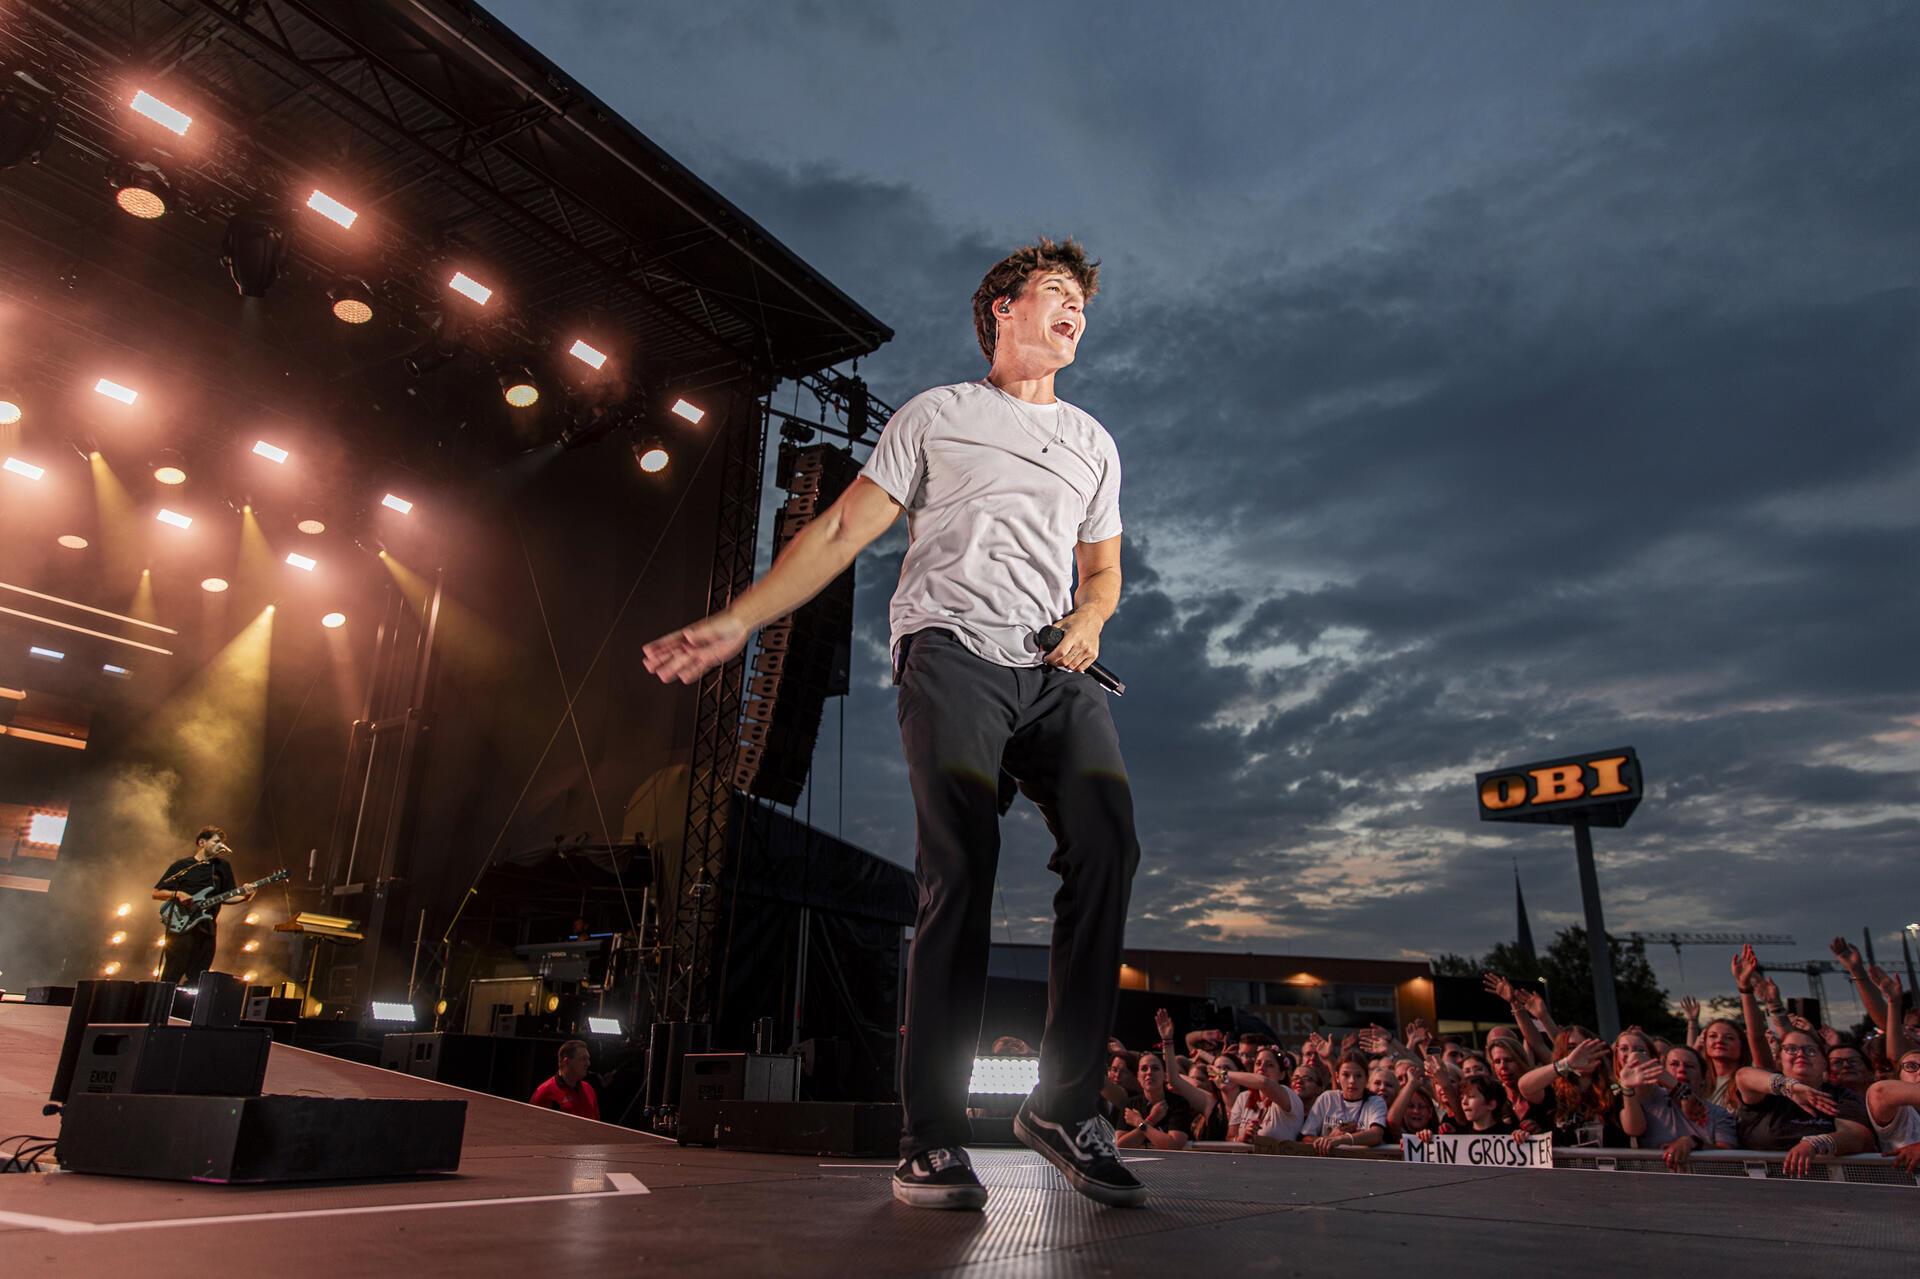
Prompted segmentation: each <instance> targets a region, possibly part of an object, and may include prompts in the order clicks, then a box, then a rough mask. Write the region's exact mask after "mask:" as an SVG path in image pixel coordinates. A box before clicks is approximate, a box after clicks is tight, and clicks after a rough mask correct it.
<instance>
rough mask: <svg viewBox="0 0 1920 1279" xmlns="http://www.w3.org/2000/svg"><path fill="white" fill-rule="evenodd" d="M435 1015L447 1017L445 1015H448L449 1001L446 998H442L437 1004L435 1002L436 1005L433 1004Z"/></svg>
mask: <svg viewBox="0 0 1920 1279" xmlns="http://www.w3.org/2000/svg"><path fill="white" fill-rule="evenodd" d="M433 1015H434V1016H436V1017H445V1016H446V1015H447V1001H446V1000H444V999H443V1000H441V1001H440V1002H439V1003H437V1004H435V1005H434V1006H433Z"/></svg>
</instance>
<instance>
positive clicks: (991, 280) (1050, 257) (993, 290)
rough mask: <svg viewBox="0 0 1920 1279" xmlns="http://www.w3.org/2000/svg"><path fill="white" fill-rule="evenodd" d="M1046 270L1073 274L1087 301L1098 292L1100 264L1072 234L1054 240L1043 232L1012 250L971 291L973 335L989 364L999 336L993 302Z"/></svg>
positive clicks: (1017, 293)
mask: <svg viewBox="0 0 1920 1279" xmlns="http://www.w3.org/2000/svg"><path fill="white" fill-rule="evenodd" d="M1048 271H1064V272H1066V273H1067V274H1068V275H1070V276H1072V277H1073V282H1074V283H1075V284H1077V285H1079V286H1080V292H1081V293H1082V294H1083V295H1084V296H1085V298H1086V300H1087V301H1089V302H1091V301H1093V295H1094V294H1096V293H1098V292H1099V291H1100V263H1099V262H1098V261H1097V260H1094V261H1090V260H1088V258H1087V250H1086V248H1085V247H1084V246H1083V245H1082V244H1081V243H1080V242H1079V241H1078V240H1075V239H1074V238H1073V237H1072V236H1068V237H1067V238H1066V239H1065V240H1064V241H1059V242H1055V241H1053V240H1049V239H1048V238H1047V237H1046V236H1044V235H1043V236H1041V237H1040V241H1039V243H1037V244H1029V245H1027V246H1026V247H1025V248H1021V249H1015V250H1014V251H1013V252H1012V253H1010V254H1008V255H1007V256H1006V258H1004V259H1003V260H1002V261H1001V262H1000V263H998V264H997V265H996V266H995V267H994V268H993V269H992V270H991V271H988V272H987V274H986V277H985V278H984V279H982V280H981V281H980V287H979V288H977V289H975V290H974V291H973V335H974V336H975V337H976V338H978V339H980V352H981V354H982V355H985V356H986V357H987V362H988V363H992V362H993V348H994V346H995V345H996V344H997V343H998V341H999V339H1000V327H999V325H998V324H996V323H995V322H994V318H993V304H994V303H995V302H996V301H998V300H999V299H1001V298H1006V299H1008V300H1009V301H1012V300H1014V299H1017V298H1018V297H1019V296H1020V295H1021V293H1023V292H1025V290H1026V287H1027V284H1028V282H1029V281H1031V280H1032V279H1033V277H1034V276H1035V275H1038V274H1041V273H1042V272H1048Z"/></svg>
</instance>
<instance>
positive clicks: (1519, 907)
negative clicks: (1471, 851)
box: [1513, 859, 1540, 966]
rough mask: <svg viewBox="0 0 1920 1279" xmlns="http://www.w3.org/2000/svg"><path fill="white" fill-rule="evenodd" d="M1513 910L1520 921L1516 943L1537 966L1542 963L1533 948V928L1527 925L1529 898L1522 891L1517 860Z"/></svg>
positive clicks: (1514, 869)
mask: <svg viewBox="0 0 1920 1279" xmlns="http://www.w3.org/2000/svg"><path fill="white" fill-rule="evenodd" d="M1513 910H1514V914H1515V915H1517V916H1518V917H1519V921H1520V931H1519V934H1518V936H1517V937H1516V938H1515V941H1516V942H1517V943H1518V945H1519V947H1520V953H1521V954H1523V955H1525V956H1526V957H1527V959H1528V960H1529V961H1531V962H1532V963H1533V964H1535V965H1536V966H1537V965H1538V964H1539V963H1540V956H1539V953H1538V952H1536V951H1535V950H1534V948H1533V926H1532V925H1530V924H1528V923H1527V898H1526V894H1524V893H1522V892H1521V891H1520V862H1519V860H1518V859H1515V861H1514V863H1513Z"/></svg>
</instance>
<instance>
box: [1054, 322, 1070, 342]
mask: <svg viewBox="0 0 1920 1279" xmlns="http://www.w3.org/2000/svg"><path fill="white" fill-rule="evenodd" d="M1053 331H1054V332H1055V333H1058V334H1059V335H1060V336H1061V337H1063V338H1066V339H1067V340H1068V341H1069V342H1071V341H1072V340H1073V325H1072V323H1071V322H1069V321H1067V320H1062V321H1060V322H1059V323H1058V324H1056V325H1054V326H1053Z"/></svg>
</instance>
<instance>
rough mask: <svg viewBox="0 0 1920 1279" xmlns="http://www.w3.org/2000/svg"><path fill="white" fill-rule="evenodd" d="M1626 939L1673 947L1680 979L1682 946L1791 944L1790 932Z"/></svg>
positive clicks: (1730, 947) (1733, 947)
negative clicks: (1662, 943)
mask: <svg viewBox="0 0 1920 1279" xmlns="http://www.w3.org/2000/svg"><path fill="white" fill-rule="evenodd" d="M1627 940H1628V941H1637V942H1640V943H1642V944H1651V943H1653V942H1664V943H1665V944H1667V945H1669V946H1671V947H1673V960H1674V962H1675V963H1676V964H1679V965H1680V980H1682V981H1685V980H1686V978H1687V965H1686V962H1685V961H1684V960H1683V959H1682V958H1681V956H1680V948H1681V947H1682V946H1718V947H1719V948H1720V949H1722V950H1738V949H1739V948H1740V947H1742V946H1792V945H1794V944H1795V943H1794V940H1793V935H1792V934H1791V933H1628V934H1627Z"/></svg>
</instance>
